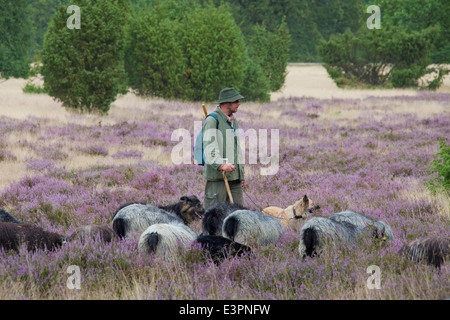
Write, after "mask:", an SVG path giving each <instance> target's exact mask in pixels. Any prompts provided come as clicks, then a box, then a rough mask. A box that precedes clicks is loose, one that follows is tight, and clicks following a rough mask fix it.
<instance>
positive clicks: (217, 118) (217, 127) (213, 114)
mask: <svg viewBox="0 0 450 320" xmlns="http://www.w3.org/2000/svg"><path fill="white" fill-rule="evenodd" d="M209 116H212V117H213V118H214V119H216V121H217V124H216V129H219V117H218V116H217V113H215V112H214V111H213V112H211V113H210V114H208V115H207V116H206V118H208V117H209ZM206 118H205V119H206Z"/></svg>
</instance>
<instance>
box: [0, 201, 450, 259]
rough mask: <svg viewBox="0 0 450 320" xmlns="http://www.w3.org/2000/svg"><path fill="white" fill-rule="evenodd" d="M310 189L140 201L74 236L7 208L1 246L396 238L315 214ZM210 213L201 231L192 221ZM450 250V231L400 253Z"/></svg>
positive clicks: (225, 251) (163, 251)
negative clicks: (289, 194) (261, 198)
mask: <svg viewBox="0 0 450 320" xmlns="http://www.w3.org/2000/svg"><path fill="white" fill-rule="evenodd" d="M318 208H319V207H318V206H313V205H312V202H311V200H310V199H308V197H307V196H306V195H305V196H304V197H303V198H301V199H300V200H299V201H297V202H296V203H294V204H293V205H292V206H289V207H288V208H285V209H282V208H278V207H267V208H265V209H262V210H261V211H254V210H249V209H247V208H244V207H240V206H238V205H235V204H231V203H218V204H216V205H214V206H212V207H211V208H208V210H206V211H205V210H204V208H203V206H202V204H201V202H200V200H199V199H198V198H197V197H196V196H190V197H188V196H183V197H181V198H180V201H179V202H177V203H174V204H171V205H168V206H155V205H152V204H147V203H141V202H134V203H127V204H125V205H123V206H121V207H120V208H118V209H117V210H116V212H115V214H114V216H113V219H112V227H111V226H109V225H89V226H83V227H80V228H77V229H76V230H75V231H74V232H73V233H72V234H71V235H70V236H69V237H65V236H62V235H59V234H57V233H53V232H48V231H45V230H43V229H42V228H39V227H36V226H33V225H30V224H25V223H23V222H21V221H18V220H17V219H15V218H14V217H13V216H12V215H10V214H9V213H8V212H6V211H4V210H2V209H0V247H3V249H4V250H18V248H19V247H20V246H21V245H23V244H24V243H25V244H26V246H27V249H28V250H35V249H47V250H53V249H55V248H56V247H58V246H61V245H63V244H64V243H65V242H66V241H76V240H78V241H82V242H83V241H85V240H86V238H88V237H97V238H98V239H100V240H102V241H105V242H109V241H112V240H113V239H115V238H126V237H129V236H130V235H133V234H136V235H140V238H139V242H138V250H139V251H140V252H142V253H144V254H152V253H153V254H156V255H159V256H162V257H164V258H165V259H172V258H173V257H174V256H175V255H176V250H175V249H176V248H177V247H178V246H180V245H181V246H185V247H187V246H189V245H191V244H192V243H194V242H197V243H199V244H200V245H201V248H202V249H203V250H204V251H205V252H206V253H207V254H208V255H209V257H210V258H211V259H212V260H213V261H214V262H215V263H220V261H221V260H223V259H226V258H227V257H230V256H241V255H243V254H250V253H251V251H252V249H251V246H265V245H268V244H270V243H274V242H277V241H278V240H279V239H280V237H281V236H282V235H283V233H284V232H285V230H286V228H289V227H290V226H292V225H294V224H297V223H299V221H301V222H304V223H303V226H302V228H301V230H300V238H299V240H300V243H299V248H298V252H299V255H300V256H301V257H303V258H304V257H306V256H311V257H314V256H317V255H320V254H321V252H322V251H323V249H324V248H325V247H326V244H327V243H331V244H345V243H353V242H356V241H357V240H358V239H360V238H361V237H371V238H377V239H382V240H389V239H393V238H394V233H393V231H392V229H391V227H390V226H389V225H388V224H386V223H385V222H384V221H380V220H377V219H374V218H371V217H369V216H366V215H364V214H361V213H356V212H353V211H343V212H339V213H335V214H333V215H331V216H330V217H329V218H322V217H312V218H309V216H310V214H311V213H312V212H313V211H314V210H317V209H318ZM198 219H202V232H201V234H200V235H198V234H197V233H196V232H195V231H194V230H193V229H191V228H190V227H189V225H190V224H191V223H192V222H193V221H195V220H198ZM449 252H450V238H449V237H429V238H423V239H417V240H414V241H411V242H409V243H407V244H405V245H404V246H403V247H402V248H401V250H400V251H399V254H401V255H404V256H406V257H407V258H409V259H411V260H414V261H420V260H424V261H426V262H427V263H429V264H432V265H434V266H436V267H440V266H441V264H442V263H444V262H445V261H446V259H447V258H448V256H449Z"/></svg>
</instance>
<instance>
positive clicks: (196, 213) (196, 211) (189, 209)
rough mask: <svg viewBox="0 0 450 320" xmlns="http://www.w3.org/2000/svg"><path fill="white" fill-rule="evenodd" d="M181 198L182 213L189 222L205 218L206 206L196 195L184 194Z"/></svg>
mask: <svg viewBox="0 0 450 320" xmlns="http://www.w3.org/2000/svg"><path fill="white" fill-rule="evenodd" d="M180 200H181V202H182V204H181V214H182V215H183V217H184V218H185V219H186V221H187V222H188V223H191V222H192V221H194V220H197V219H202V218H203V215H204V214H205V208H203V205H202V203H201V202H200V200H199V199H198V198H197V197H196V196H190V197H188V196H183V197H181V198H180Z"/></svg>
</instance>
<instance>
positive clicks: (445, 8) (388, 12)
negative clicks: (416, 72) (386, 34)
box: [371, 0, 450, 63]
mask: <svg viewBox="0 0 450 320" xmlns="http://www.w3.org/2000/svg"><path fill="white" fill-rule="evenodd" d="M371 4H376V5H378V6H379V7H380V8H381V14H382V23H387V24H392V25H396V26H399V27H403V28H404V29H406V30H408V31H421V30H424V29H426V28H428V27H431V26H436V25H439V26H440V34H439V36H438V38H437V40H436V41H435V44H434V47H433V48H432V49H431V52H430V57H431V59H432V62H434V63H449V62H450V19H449V18H448V12H449V11H450V2H449V1H448V0H428V1H423V0H373V1H372V2H371Z"/></svg>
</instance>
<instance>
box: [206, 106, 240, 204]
mask: <svg viewBox="0 0 450 320" xmlns="http://www.w3.org/2000/svg"><path fill="white" fill-rule="evenodd" d="M202 108H203V112H204V113H205V118H206V116H207V115H208V111H207V110H206V106H205V104H203V105H202ZM222 177H223V181H225V187H226V188H227V193H228V197H229V198H230V202H231V203H234V201H233V196H232V195H231V190H230V185H229V184H228V178H227V174H226V172H225V171H222Z"/></svg>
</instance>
